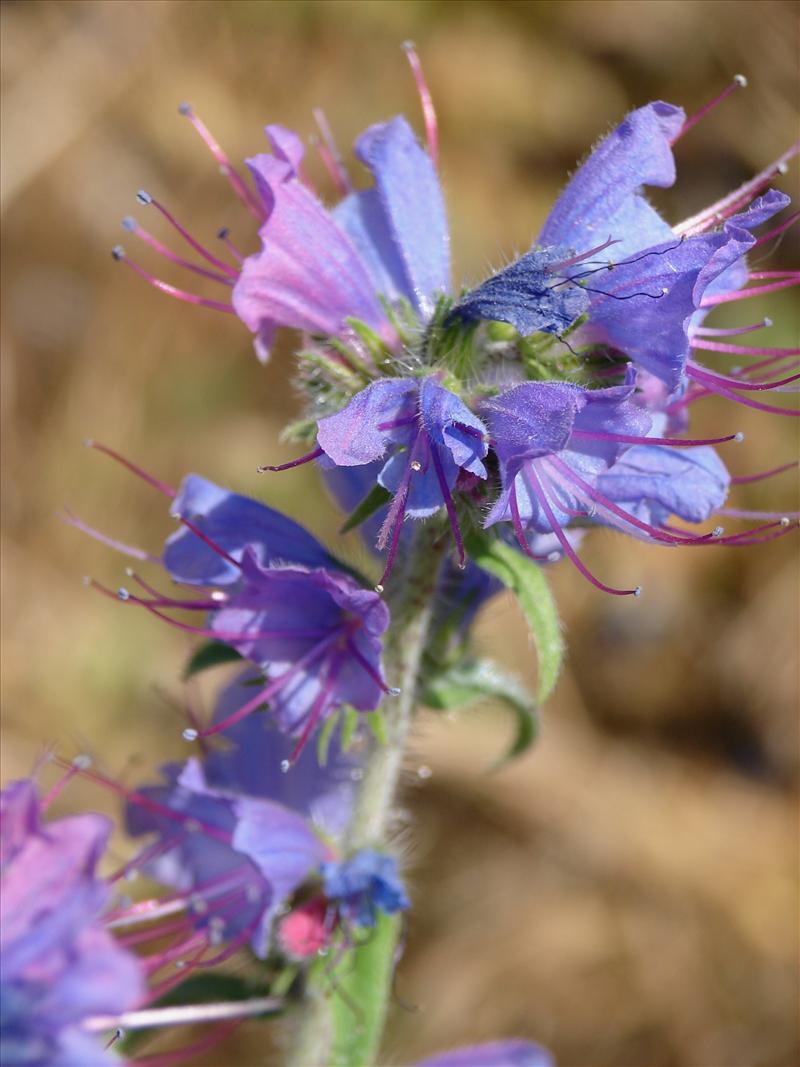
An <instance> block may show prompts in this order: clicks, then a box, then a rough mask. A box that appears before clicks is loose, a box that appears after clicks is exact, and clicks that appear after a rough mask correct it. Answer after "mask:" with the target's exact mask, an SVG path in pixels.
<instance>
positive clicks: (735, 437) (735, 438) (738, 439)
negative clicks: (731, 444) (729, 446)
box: [733, 430, 744, 444]
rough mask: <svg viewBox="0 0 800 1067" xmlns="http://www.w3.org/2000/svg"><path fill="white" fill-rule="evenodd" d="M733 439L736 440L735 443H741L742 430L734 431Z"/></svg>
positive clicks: (742, 437)
mask: <svg viewBox="0 0 800 1067" xmlns="http://www.w3.org/2000/svg"><path fill="white" fill-rule="evenodd" d="M733 439H734V441H736V443H737V444H741V443H742V441H744V433H743V432H742V431H741V430H738V431H737V432H736V433H735V434H734V435H733Z"/></svg>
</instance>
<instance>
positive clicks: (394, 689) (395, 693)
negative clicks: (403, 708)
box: [386, 686, 402, 697]
mask: <svg viewBox="0 0 800 1067" xmlns="http://www.w3.org/2000/svg"><path fill="white" fill-rule="evenodd" d="M386 692H387V694H388V696H390V697H399V696H400V693H401V692H402V690H400V689H398V688H397V686H392V687H391V689H387V690H386Z"/></svg>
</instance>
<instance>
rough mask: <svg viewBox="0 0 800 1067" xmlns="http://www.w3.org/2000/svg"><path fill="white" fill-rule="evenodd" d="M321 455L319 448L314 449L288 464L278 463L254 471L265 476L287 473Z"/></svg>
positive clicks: (321, 451)
mask: <svg viewBox="0 0 800 1067" xmlns="http://www.w3.org/2000/svg"><path fill="white" fill-rule="evenodd" d="M322 454H323V450H322V449H321V448H315V449H314V450H313V452H307V453H306V454H305V455H304V456H300V458H299V459H290V460H289V462H288V463H278V464H277V465H275V466H271V465H270V466H264V467H257V468H256V470H257V472H258V473H259V474H266V473H267V471H288V470H291V469H292V467H301V466H302V465H303V464H304V463H312V462H313V461H314V460H315V459H319V457H320V456H321V455H322Z"/></svg>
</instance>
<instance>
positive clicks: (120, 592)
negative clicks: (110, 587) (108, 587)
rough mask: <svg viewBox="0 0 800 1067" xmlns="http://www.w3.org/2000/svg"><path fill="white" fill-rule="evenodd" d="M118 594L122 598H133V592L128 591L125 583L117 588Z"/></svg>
mask: <svg viewBox="0 0 800 1067" xmlns="http://www.w3.org/2000/svg"><path fill="white" fill-rule="evenodd" d="M117 596H118V597H119V599H120V600H130V598H131V594H130V593H129V592H128V590H127V589H126V588H125V586H124V585H121V586H120V587H119V589H118V590H117Z"/></svg>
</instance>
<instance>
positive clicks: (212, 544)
mask: <svg viewBox="0 0 800 1067" xmlns="http://www.w3.org/2000/svg"><path fill="white" fill-rule="evenodd" d="M178 519H179V521H180V523H181V524H182V525H183V526H185V527H186V529H187V530H191V531H192V533H193V534H194V535H195V537H199V538H200V540H201V541H203V542H205V544H207V545H208V547H209V548H210V549H211V551H212V552H216V554H217V555H218V556H221V557H222V558H223V559H224V560H227V561H228V563H231V564H233V566H234V567H236V568H237V570H241V569H242V565H241V563H240V562H239V560H238V559H234V558H233V556H232V555H231V554H230V552H226V551H225V549H224V548H223V547H222V546H221V545H218V544H217V542H216V541H213V540H212V539H211V538H210V537H209V536H208V534H207V533H204V532H203V531H202V530H201V529H200V527H199V526H196V525H195V524H194V523H193V522H192V521H191V519H187V518H186V517H185V516H183V515H179V516H178Z"/></svg>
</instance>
